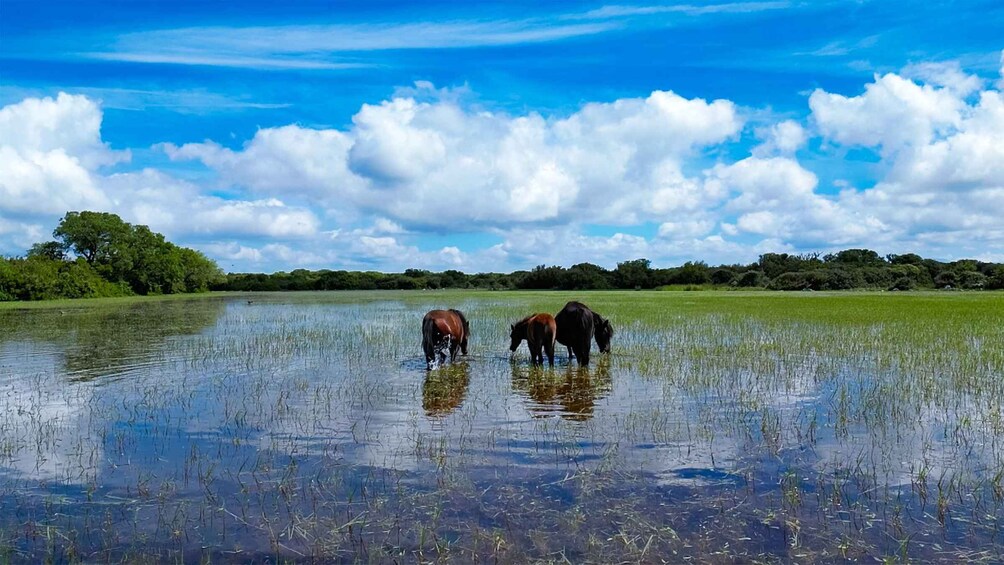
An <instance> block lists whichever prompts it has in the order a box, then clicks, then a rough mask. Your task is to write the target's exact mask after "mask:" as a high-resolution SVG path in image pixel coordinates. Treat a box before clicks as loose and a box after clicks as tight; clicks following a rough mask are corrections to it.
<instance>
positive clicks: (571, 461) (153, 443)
mask: <svg viewBox="0 0 1004 565" xmlns="http://www.w3.org/2000/svg"><path fill="white" fill-rule="evenodd" d="M569 299H579V300H582V301H584V302H586V303H587V304H589V305H590V306H591V307H592V308H593V309H595V310H596V311H598V312H600V313H602V314H603V315H604V316H608V317H609V318H610V319H611V320H612V322H613V324H614V326H615V332H616V333H615V336H614V351H613V353H612V354H611V355H609V356H597V358H596V362H595V363H594V366H592V367H590V368H588V369H580V368H578V367H577V366H576V365H574V364H569V363H568V361H567V359H565V358H564V357H563V355H562V356H561V358H559V362H558V366H556V367H555V368H554V369H550V368H539V367H531V366H530V365H529V362H528V361H529V355H528V353H527V352H526V350H525V348H523V349H521V350H520V351H519V352H518V353H517V355H516V356H515V357H514V358H511V357H510V355H509V352H508V350H507V345H508V327H509V326H508V324H509V323H511V322H512V321H515V320H517V319H519V318H521V317H523V316H525V315H527V314H529V313H532V312H537V311H544V312H556V311H558V310H559V309H560V308H561V306H562V305H563V304H564V302H565V301H566V300H569ZM443 306H449V307H457V308H460V309H461V310H463V311H464V312H465V313H466V314H467V315H468V318H470V320H471V324H472V333H473V338H472V341H471V355H470V356H469V357H468V358H466V359H465V360H464V361H462V362H459V363H456V364H452V365H446V366H444V367H442V368H440V369H437V370H435V371H432V372H426V371H425V370H424V359H423V357H422V353H421V348H420V346H419V340H420V335H419V322H420V319H421V315H422V314H423V313H424V312H425V311H426V310H428V309H430V308H433V307H443ZM1002 319H1004V294H1000V293H939V292H931V293H859V292H853V293H797V294H779V293H766V292H743V293H730V292H719V293H714V292H700V293H686V292H681V293H667V292H631V291H624V292H590V293H574V294H573V293H556V292H519V293H516V292H487V291H485V292H459V291H446V292H347V293H296V294H254V295H230V294H227V295H208V296H204V297H201V298H195V299H191V298H188V297H186V299H185V300H171V299H167V300H153V301H136V300H125V301H94V303H93V304H92V305H90V306H79V307H75V308H73V309H72V310H71V309H67V308H64V307H62V305H59V304H49V305H48V307H46V306H45V305H42V306H38V307H34V308H33V309H31V310H14V309H2V310H0V369H2V376H0V505H2V507H3V509H4V512H3V513H2V517H0V561H36V560H42V559H47V560H51V561H67V562H73V561H88V562H90V561H97V560H102V561H128V562H137V561H164V560H184V561H196V560H210V561H248V560H259V561H265V560H269V561H318V562H330V561H344V562H391V561H397V562H402V561H403V562H430V561H435V562H461V563H463V562H472V561H489V560H491V561H496V562H504V563H523V562H542V563H547V562H552V563H559V562H569V561H570V562H594V563H609V562H662V561H664V562H679V561H683V560H692V561H701V562H734V561H743V562H789V561H798V562H812V561H821V562H830V561H839V560H844V559H854V560H872V559H878V560H885V561H890V562H898V561H908V560H923V561H928V562H933V561H944V562H957V561H960V560H963V561H975V562H978V561H985V562H996V561H1000V560H1002V559H1004V539H1002V533H1001V520H1002V518H1004V439H1002V438H1004V328H1002V324H1001V320H1002ZM563 353H564V352H563V351H559V354H563Z"/></svg>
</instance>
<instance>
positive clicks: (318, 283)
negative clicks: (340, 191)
mask: <svg viewBox="0 0 1004 565" xmlns="http://www.w3.org/2000/svg"><path fill="white" fill-rule="evenodd" d="M663 286H679V287H684V288H704V287H718V288H766V289H771V290H847V289H855V288H862V289H887V290H912V289H924V288H927V289H930V288H939V289H941V288H952V289H966V290H977V289H987V290H991V289H1004V265H1001V264H997V263H984V262H980V261H974V260H969V259H966V260H961V261H953V262H949V263H944V262H940V261H935V260H933V259H924V258H923V257H920V256H919V255H916V254H913V253H908V254H904V255H887V256H885V257H882V256H880V255H879V254H878V253H876V252H874V251H871V250H868V249H848V250H845V251H840V252H839V253H833V254H827V255H820V254H808V255H792V254H787V253H765V254H763V255H761V256H760V258H759V259H758V260H757V261H756V262H754V263H750V264H745V265H743V264H735V265H719V266H715V267H712V266H709V265H707V264H706V263H704V262H688V263H685V264H683V265H682V266H679V267H672V268H667V269H654V268H652V266H651V262H650V261H649V260H647V259H636V260H633V261H625V262H623V263H618V264H617V268H616V269H613V270H609V269H604V268H603V267H600V266H598V265H593V264H591V263H580V264H578V265H573V266H571V267H568V268H566V267H560V266H545V265H540V266H538V267H536V268H534V269H533V270H531V271H516V272H514V273H510V274H502V273H478V274H474V275H468V274H465V273H462V272H460V271H456V270H449V271H443V272H439V273H435V272H431V271H425V270H420V269H408V270H406V271H404V272H403V273H379V272H372V271H367V272H359V271H331V270H321V271H308V270H305V269H297V270H295V271H291V272H278V273H274V274H271V275H266V274H229V275H227V277H226V279H225V280H224V281H221V282H220V283H219V284H217V285H214V286H213V287H212V288H213V289H215V290H241V291H268V290H272V291H275V290H381V289H382V290H414V289H439V288H472V289H491V290H509V289H553V290H600V289H650V288H658V287H663Z"/></svg>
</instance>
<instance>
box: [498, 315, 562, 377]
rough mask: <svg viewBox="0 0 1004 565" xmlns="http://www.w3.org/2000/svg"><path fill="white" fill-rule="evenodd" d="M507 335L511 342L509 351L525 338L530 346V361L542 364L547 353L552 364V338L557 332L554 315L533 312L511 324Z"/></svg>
mask: <svg viewBox="0 0 1004 565" xmlns="http://www.w3.org/2000/svg"><path fill="white" fill-rule="evenodd" d="M510 327H511V328H512V331H511V332H510V333H509V337H510V338H511V339H512V343H511V344H509V351H516V349H517V348H518V347H519V344H520V343H522V342H523V340H524V339H525V340H526V345H527V347H529V348H530V361H531V362H532V363H533V364H534V365H543V364H544V353H545V352H546V353H547V360H548V362H549V363H550V364H551V366H552V367H553V366H554V338H555V336H557V334H558V330H557V326H556V325H555V322H554V316H552V315H550V314H534V315H532V316H527V317H526V318H523V319H522V320H520V321H518V322H516V323H515V324H513V325H512V326H510Z"/></svg>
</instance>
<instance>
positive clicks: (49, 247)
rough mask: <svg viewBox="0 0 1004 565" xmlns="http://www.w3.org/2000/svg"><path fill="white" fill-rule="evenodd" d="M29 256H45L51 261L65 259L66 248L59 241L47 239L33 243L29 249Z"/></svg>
mask: <svg viewBox="0 0 1004 565" xmlns="http://www.w3.org/2000/svg"><path fill="white" fill-rule="evenodd" d="M28 257H44V258H45V259H49V260H50V261H64V260H65V259H66V250H65V249H64V248H63V244H61V243H59V242H58V241H46V242H43V243H36V244H35V245H32V246H31V249H29V250H28Z"/></svg>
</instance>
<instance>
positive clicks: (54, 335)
mask: <svg viewBox="0 0 1004 565" xmlns="http://www.w3.org/2000/svg"><path fill="white" fill-rule="evenodd" d="M225 308H226V301H225V300H222V299H219V298H199V299H192V300H143V301H139V302H130V303H128V304H101V305H99V306H95V307H93V308H92V307H86V306H84V307H81V306H79V305H76V304H75V305H73V306H72V307H67V308H63V309H61V308H58V307H52V308H39V309H23V310H7V311H0V346H2V345H3V344H6V343H8V342H15V341H30V342H34V343H38V344H43V343H49V344H53V345H55V346H57V348H59V349H60V353H61V354H62V357H63V361H64V365H65V372H66V374H67V375H70V376H71V378H72V379H73V380H90V379H93V378H95V377H99V376H102V375H106V374H108V373H109V371H110V370H115V369H117V368H126V367H133V366H136V365H139V364H142V363H143V362H144V361H145V360H148V359H150V357H151V356H152V355H153V354H154V353H158V352H162V351H164V349H165V347H164V345H165V344H166V343H167V342H168V341H169V340H170V339H171V338H173V337H176V336H186V335H192V334H196V333H199V332H202V331H204V330H205V329H206V328H209V327H212V326H213V325H215V324H216V322H217V320H218V319H219V318H220V316H221V315H222V314H223V311H224V309H225Z"/></svg>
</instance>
